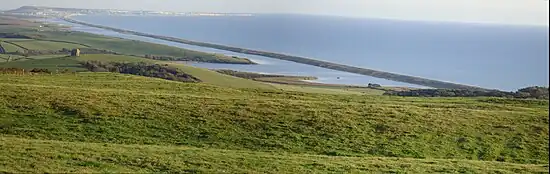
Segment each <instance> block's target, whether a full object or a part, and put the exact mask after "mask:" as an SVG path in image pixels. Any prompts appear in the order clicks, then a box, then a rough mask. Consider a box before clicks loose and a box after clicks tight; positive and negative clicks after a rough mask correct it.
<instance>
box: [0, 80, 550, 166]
mask: <svg viewBox="0 0 550 174" xmlns="http://www.w3.org/2000/svg"><path fill="white" fill-rule="evenodd" d="M0 89H2V93H0V136H1V137H2V140H5V141H2V143H0V144H1V146H0V147H1V149H2V152H1V153H3V154H2V155H0V156H2V157H0V159H2V160H0V161H2V162H0V171H8V172H24V171H27V172H33V171H34V172H36V171H38V172H43V171H48V172H71V171H72V172H77V171H79V172H102V171H103V172H105V171H119V172H130V171H136V172H139V171H141V172H178V171H180V172H183V171H187V172H189V171H196V172H206V173H210V172H222V171H226V172H231V173H243V172H244V173H254V172H260V173H262V172H267V173H311V172H318V173H326V172H390V171H394V172H399V171H402V172H411V173H418V172H430V173H431V172H451V173H453V172H466V173H486V172H492V173H497V172H503V173H524V172H537V171H538V172H545V171H547V170H548V101H544V100H513V99H496V98H403V97H388V96H361V95H343V94H339V95H330V94H309V93H301V92H281V91H279V90H268V89H237V88H227V87H221V86H216V85H211V84H204V83H198V84H196V83H178V82H172V81H166V80H161V79H153V78H146V77H139V76H132V75H121V74H112V73H78V74H65V75H61V74H59V75H33V76H31V75H28V76H18V75H7V74H4V75H0ZM497 161H503V162H497ZM33 166H34V167H33Z"/></svg>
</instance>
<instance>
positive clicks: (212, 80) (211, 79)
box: [0, 54, 275, 89]
mask: <svg viewBox="0 0 550 174" xmlns="http://www.w3.org/2000/svg"><path fill="white" fill-rule="evenodd" d="M30 58H32V57H30ZM2 60H3V59H2ZM89 60H98V61H110V62H149V63H159V64H169V65H170V66H173V67H176V68H178V69H180V70H182V71H183V72H186V73H188V74H190V75H192V76H195V77H197V78H199V79H201V80H202V81H203V82H205V83H208V84H213V85H218V86H224V87H234V88H263V89H275V87H274V86H272V85H269V84H265V83H261V82H256V81H253V80H248V79H242V78H237V77H233V76H228V75H224V74H220V73H217V72H214V71H210V70H207V69H202V68H196V67H192V66H188V65H184V64H178V63H171V62H164V61H155V60H151V59H145V58H140V57H134V56H125V55H112V54H88V55H82V56H80V57H65V56H52V58H50V59H47V58H46V59H44V58H42V59H37V60H27V61H17V62H8V63H0V67H5V68H8V67H16V68H25V69H33V68H46V69H49V70H50V71H55V70H57V69H59V70H62V69H65V68H67V69H69V70H73V71H86V69H85V68H83V67H82V66H81V65H80V64H79V62H81V61H89Z"/></svg>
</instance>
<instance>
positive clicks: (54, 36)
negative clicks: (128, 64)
mask: <svg viewBox="0 0 550 174" xmlns="http://www.w3.org/2000/svg"><path fill="white" fill-rule="evenodd" d="M26 34H28V35H34V34H39V35H40V37H41V39H49V40H56V41H67V42H75V43H80V44H84V45H89V46H91V47H93V48H97V49H105V50H111V51H115V52H118V53H122V54H127V55H139V56H143V55H159V56H173V57H195V56H198V57H201V59H202V60H203V61H216V60H219V61H225V62H241V63H244V62H248V60H246V59H240V58H232V57H230V56H224V55H219V54H210V53H202V52H197V51H192V50H187V49H182V48H178V47H172V46H168V45H161V44H154V43H148V42H142V41H135V40H128V39H122V38H114V37H108V36H101V35H96V34H90V33H84V32H63V31H44V32H39V33H35V32H26Z"/></svg>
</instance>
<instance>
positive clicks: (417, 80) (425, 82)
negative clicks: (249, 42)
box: [61, 15, 487, 90]
mask: <svg viewBox="0 0 550 174" xmlns="http://www.w3.org/2000/svg"><path fill="white" fill-rule="evenodd" d="M71 16H74V15H67V16H64V17H62V18H61V19H63V20H65V21H67V22H70V23H76V24H81V25H86V26H90V27H95V28H102V29H106V30H111V31H115V32H119V33H126V34H132V35H137V36H143V37H150V38H155V39H160V40H165V41H171V42H176V43H183V44H188V45H194V46H200V47H207V48H214V49H219V50H225V51H231V52H236V53H243V54H249V55H258V56H264V57H269V58H275V59H280V60H286V61H292V62H296V63H302V64H307V65H312V66H317V67H322V68H327V69H332V70H337V71H343V72H349V73H355V74H361V75H367V76H371V77H376V78H381V79H387V80H391V81H397V82H404V83H409V84H415V85H421V86H426V87H433V88H447V89H474V90H487V89H484V88H481V87H476V86H469V85H463V84H457V83H451V82H444V81H438V80H431V79H426V78H421V77H414V76H408V75H401V74H395V73H390V72H383V71H378V70H372V69H366V68H359V67H353V66H348V65H342V64H337V63H332V62H327V61H321V60H315V59H310V58H304V57H298V56H291V55H285V54H279V53H271V52H266V51H258V50H251V49H245V48H237V47H230V46H225V45H219V44H212V43H204V42H197V41H190V40H185V39H180V38H175V37H168V36H160V35H153V34H147V33H141V32H136V31H130V30H123V29H118V28H113V27H108V26H102V25H96V24H90V23H86V22H82V21H78V20H75V19H72V18H71Z"/></svg>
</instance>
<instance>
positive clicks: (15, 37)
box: [0, 33, 31, 39]
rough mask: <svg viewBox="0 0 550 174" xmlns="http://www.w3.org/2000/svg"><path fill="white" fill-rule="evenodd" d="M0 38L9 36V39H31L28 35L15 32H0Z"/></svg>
mask: <svg viewBox="0 0 550 174" xmlns="http://www.w3.org/2000/svg"><path fill="white" fill-rule="evenodd" d="M0 38H10V39H31V38H30V37H28V36H25V35H21V34H17V33H0Z"/></svg>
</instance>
